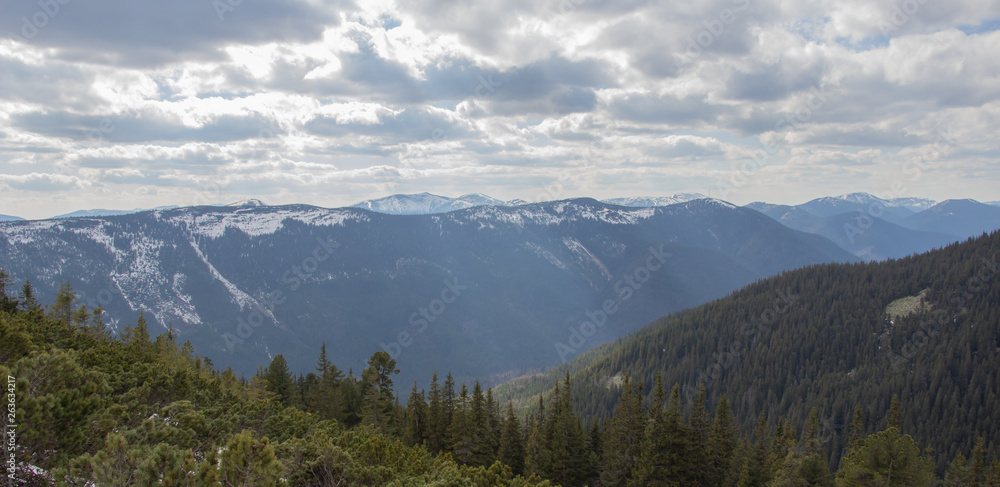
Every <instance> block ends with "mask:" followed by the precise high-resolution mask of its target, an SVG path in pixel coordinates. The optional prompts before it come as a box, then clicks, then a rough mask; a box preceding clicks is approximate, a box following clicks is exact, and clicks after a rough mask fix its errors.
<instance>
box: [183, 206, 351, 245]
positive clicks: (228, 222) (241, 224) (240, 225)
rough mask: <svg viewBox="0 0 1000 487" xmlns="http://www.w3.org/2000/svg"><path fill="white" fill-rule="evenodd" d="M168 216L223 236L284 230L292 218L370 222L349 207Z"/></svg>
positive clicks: (327, 222) (194, 231)
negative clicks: (231, 233) (231, 232)
mask: <svg viewBox="0 0 1000 487" xmlns="http://www.w3.org/2000/svg"><path fill="white" fill-rule="evenodd" d="M167 219H168V220H169V221H171V222H173V223H175V224H182V225H185V226H186V227H187V228H188V229H189V230H190V231H191V233H192V234H195V235H199V236H204V237H210V238H219V237H221V236H223V235H224V234H225V233H226V230H228V229H230V228H233V229H236V230H239V231H241V232H243V233H245V234H247V235H248V236H251V237H259V236H262V235H271V234H274V233H275V232H277V231H278V230H280V229H281V228H282V227H283V226H284V222H285V221H286V220H289V219H291V220H295V221H299V222H302V223H305V224H307V225H318V226H336V225H343V224H344V223H345V222H347V221H349V220H355V221H367V220H368V217H367V215H363V214H361V213H359V212H356V211H351V210H346V209H344V210H328V209H323V208H310V209H305V210H301V209H300V210H292V209H281V208H276V207H266V208H265V209H264V211H261V209H259V208H245V209H244V208H241V209H239V210H236V211H235V212H224V211H220V212H210V213H202V214H197V215H196V214H194V213H192V212H182V213H180V214H178V215H176V216H171V217H168V218H167Z"/></svg>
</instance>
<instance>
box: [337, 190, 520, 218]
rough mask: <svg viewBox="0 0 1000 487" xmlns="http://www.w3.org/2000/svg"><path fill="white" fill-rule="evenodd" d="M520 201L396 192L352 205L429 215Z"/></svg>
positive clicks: (506, 204)
mask: <svg viewBox="0 0 1000 487" xmlns="http://www.w3.org/2000/svg"><path fill="white" fill-rule="evenodd" d="M517 203H518V202H507V201H503V200H498V199H496V198H493V197H490V196H486V195H484V194H478V193H477V194H467V195H463V196H459V197H457V198H449V197H447V196H438V195H435V194H430V193H419V194H394V195H391V196H386V197H385V198H379V199H374V200H365V201H362V202H360V203H355V204H353V205H351V208H364V209H367V210H372V211H376V212H379V213H387V214H390V215H428V214H433V213H448V212H449V211H456V210H464V209H466V208H472V207H476V206H487V205H495V206H510V205H512V204H517Z"/></svg>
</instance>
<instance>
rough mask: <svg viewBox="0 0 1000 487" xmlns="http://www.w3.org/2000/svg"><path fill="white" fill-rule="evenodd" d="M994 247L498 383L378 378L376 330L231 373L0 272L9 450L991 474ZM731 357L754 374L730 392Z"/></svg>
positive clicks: (816, 289) (587, 468) (220, 480)
mask: <svg viewBox="0 0 1000 487" xmlns="http://www.w3.org/2000/svg"><path fill="white" fill-rule="evenodd" d="M998 251H1000V233H993V234H992V235H989V236H983V237H981V238H979V239H975V240H971V241H968V242H965V243H961V244H956V245H953V246H949V247H947V248H945V249H942V250H939V251H935V252H932V253H929V254H925V255H921V256H916V257H909V258H906V259H901V260H898V261H888V262H883V263H877V264H864V265H861V264H857V265H854V264H852V265H826V266H814V267H810V268H806V269H802V270H798V271H792V272H788V273H785V274H783V275H781V276H777V277H775V278H772V279H769V280H765V281H762V282H760V283H757V284H754V285H751V286H749V287H747V288H745V289H743V290H741V291H738V292H737V293H734V294H733V295H732V296H730V297H727V298H724V299H722V300H719V301H716V302H713V303H709V304H707V305H704V306H702V307H699V308H696V309H693V310H690V311H688V312H685V313H682V314H679V315H677V316H673V317H670V318H667V319H665V320H662V321H660V322H657V323H654V324H652V325H651V326H650V327H648V328H647V329H645V330H643V331H640V332H638V333H637V334H635V335H634V336H632V337H628V338H626V339H623V340H620V341H619V342H616V343H612V344H608V345H606V346H604V347H600V348H598V349H596V350H594V351H592V352H590V353H588V354H584V356H583V357H581V358H580V359H578V360H580V361H579V362H576V363H573V364H571V365H569V366H567V367H565V368H564V369H565V370H563V369H558V370H555V371H552V372H551V373H549V374H542V375H540V376H538V377H535V378H534V379H533V381H531V382H524V381H520V382H519V381H515V382H513V383H512V384H514V385H513V386H512V385H511V384H508V385H505V386H504V389H507V392H504V393H503V397H505V398H511V400H505V399H501V394H500V392H498V391H494V390H493V389H491V388H484V387H482V386H481V385H480V384H479V383H478V382H477V383H473V384H465V383H461V384H458V383H456V381H455V380H454V379H453V377H452V375H451V374H450V373H445V374H444V376H443V377H439V376H438V375H437V374H435V375H434V376H433V377H430V378H429V382H428V384H429V387H428V388H418V386H417V384H413V386H412V388H410V387H409V385H407V384H395V383H394V382H393V378H394V376H395V375H396V374H398V373H399V370H398V368H397V366H396V362H395V360H393V359H392V357H391V356H390V355H389V354H387V353H385V352H377V353H375V354H374V355H372V356H371V358H370V359H369V361H368V363H367V367H366V368H365V369H364V370H361V371H353V370H347V371H345V370H342V369H340V368H338V366H337V365H336V362H337V358H336V357H330V356H328V355H327V353H326V347H325V345H323V346H320V347H319V349H318V350H317V351H316V354H317V355H316V365H315V370H313V371H309V372H308V373H293V372H292V371H291V370H290V369H289V367H288V363H287V362H286V360H285V358H284V357H283V356H282V355H276V356H275V357H274V358H273V360H272V361H271V362H270V363H269V364H267V365H266V366H264V365H263V364H262V365H261V367H260V368H259V369H258V371H257V373H256V374H254V376H253V377H250V378H246V377H237V376H236V375H235V374H234V373H233V372H232V370H230V369H228V368H226V369H222V367H220V366H217V365H216V364H214V363H213V362H212V360H211V359H210V358H204V357H199V356H197V355H195V354H194V352H193V347H192V346H191V344H190V343H178V340H177V339H176V336H175V334H174V333H173V332H172V331H167V332H164V333H161V334H159V335H158V336H155V337H154V336H152V334H151V332H150V330H149V329H148V327H147V325H146V323H145V320H144V319H143V318H142V317H140V318H139V320H138V322H137V323H135V324H134V325H133V326H130V327H128V328H127V329H125V330H124V331H122V332H121V333H119V335H118V336H112V335H110V334H109V333H108V331H107V329H106V327H105V325H104V323H103V321H102V311H101V310H100V309H96V310H94V309H87V308H86V307H84V306H81V305H79V303H78V302H77V300H76V298H75V296H74V293H73V290H72V288H71V287H70V286H69V285H68V284H65V285H63V287H62V289H61V290H60V292H59V293H58V295H57V297H56V299H55V301H54V302H53V303H49V304H46V305H43V303H39V302H38V300H37V299H36V298H35V296H34V291H33V289H32V286H31V283H30V282H28V281H26V282H23V283H14V282H12V281H11V280H10V279H9V278H8V277H7V276H6V274H0V369H2V370H0V376H4V377H6V379H5V380H6V381H7V391H6V393H7V394H6V395H5V401H4V408H5V409H4V413H5V414H4V416H3V421H4V424H3V427H4V429H5V431H6V432H7V442H6V443H5V445H4V447H5V462H6V468H7V472H6V474H7V477H8V480H9V481H10V483H11V484H12V485H80V486H82V485H99V486H132V485H142V486H145V485H169V486H231V485H245V486H250V485H260V486H270V485H304V486H340V485H442V486H445V485H564V486H582V485H606V486H632V485H635V486H644V485H677V486H718V485H726V486H729V485H736V486H811V485H819V486H833V485H839V486H897V485H898V486H931V485H948V486H987V485H1000V460H998V459H997V436H996V435H997V434H998V431H997V428H998V427H1000V426H998V422H997V420H996V419H997V416H996V415H997V411H996V406H995V401H996V393H997V390H996V389H997V387H1000V384H998V378H997V375H996V374H997V370H998V368H1000V367H998V366H1000V314H998V313H1000V302H998V299H1000V284H998V279H997V278H996V275H997V271H998V269H997V268H996V260H995V256H996V253H997V252H998ZM990 259H993V260H990ZM984 261H985V262H986V263H987V264H989V263H991V262H992V264H991V265H992V266H993V267H990V268H989V269H987V270H986V271H983V269H984V268H985V267H984V265H985V264H984V263H983V262H984ZM970 276H972V277H973V278H970ZM18 288H19V289H18ZM778 290H782V292H785V291H783V290H789V291H787V292H788V293H789V294H788V296H794V298H786V299H785V300H784V301H782V300H781V298H778V299H777V300H775V295H776V294H775V293H776V292H777V291H778ZM806 303H812V304H810V305H807V304H806ZM767 309H774V311H773V313H774V316H773V317H772V316H764V315H762V314H761V313H762V311H761V310H765V311H766V310H767ZM819 309H826V310H827V312H826V313H819V312H817V310H819ZM873 309H874V310H875V311H871V310H873ZM748 314H749V315H754V314H761V316H762V318H761V320H759V322H754V321H753V320H748V319H747V318H746V315H748ZM930 320H933V321H930ZM928 323H932V324H933V325H928ZM747 324H750V326H751V327H754V326H757V327H758V328H751V330H756V332H755V335H754V336H757V337H758V338H759V340H756V341H754V340H752V339H744V341H745V343H741V345H740V346H741V347H745V349H741V350H743V351H741V352H740V353H739V356H740V357H741V360H742V362H741V364H740V365H739V367H733V366H730V367H724V370H725V371H729V372H731V373H728V374H726V375H721V374H720V373H719V372H715V373H713V371H712V369H711V367H710V366H711V365H712V364H711V362H708V363H706V362H703V361H698V360H689V359H687V358H688V357H700V356H702V355H704V356H710V355H711V354H710V353H706V351H718V350H726V347H730V348H731V346H732V343H734V341H735V338H734V337H735V336H736V335H735V334H736V333H744V334H745V332H746V331H747V328H745V325H747ZM765 325H766V326H769V327H770V332H769V333H767V334H765V333H763V332H762V331H761V330H762V328H759V326H765ZM931 326H933V327H931ZM932 333H934V334H932ZM746 336H747V337H750V335H746ZM750 338H752V337H750ZM650 347H658V349H659V350H658V352H659V353H655V352H656V350H654V349H651V348H650ZM803 347H814V348H816V350H815V353H803ZM886 350H889V351H892V353H889V352H888V351H886ZM880 351H883V352H884V353H883V352H880ZM706 366H709V367H706ZM721 369H723V368H722V367H720V370H721ZM838 370H846V371H847V372H846V373H844V374H843V376H840V375H837V374H838V373H837V371H838ZM699 371H701V372H702V374H701V375H699ZM706 371H707V372H706ZM737 372H739V373H737ZM556 374H559V375H558V376H557V375H556ZM748 377H753V378H755V379H753V380H754V381H755V382H754V387H755V388H756V390H758V391H762V394H760V395H754V396H752V397H751V398H750V400H748V399H746V396H745V395H743V396H740V397H736V394H734V392H738V391H739V388H738V384H737V381H747V380H750V379H748ZM804 378H809V379H810V380H805V379H804ZM692 382H694V383H695V384H696V385H695V387H694V388H691V387H690V384H691V383H692ZM517 387H519V388H520V389H517ZM512 388H514V389H516V390H518V391H520V392H521V394H520V395H518V394H514V393H511V392H510V390H511V389H512ZM786 390H792V391H795V394H794V397H800V398H801V399H800V400H798V401H797V402H796V401H791V400H790V399H788V398H789V397H791V396H789V395H787V394H785V391H786ZM529 398H530V399H529ZM790 401H791V403H790ZM883 402H884V404H883ZM844 408H849V410H848V412H847V413H846V414H844V413H838V414H840V416H838V419H837V421H836V422H835V423H836V425H835V426H833V427H831V426H830V421H829V419H828V418H829V417H830V411H838V412H839V411H840V410H841V409H844ZM802 409H807V410H806V411H804V412H803V411H802Z"/></svg>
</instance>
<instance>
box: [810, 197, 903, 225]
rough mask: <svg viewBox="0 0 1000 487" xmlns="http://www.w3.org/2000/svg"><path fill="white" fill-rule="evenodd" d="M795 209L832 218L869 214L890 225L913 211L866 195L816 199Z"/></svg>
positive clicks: (898, 221)
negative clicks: (843, 215)
mask: <svg viewBox="0 0 1000 487" xmlns="http://www.w3.org/2000/svg"><path fill="white" fill-rule="evenodd" d="M797 207H798V208H800V209H803V210H805V211H808V212H809V213H812V214H813V215H816V216H833V215H839V214H842V213H849V212H854V213H858V212H860V213H865V214H869V213H871V214H873V215H878V216H879V217H880V218H882V219H884V220H886V221H889V222H892V223H900V222H901V221H902V220H903V219H904V218H906V217H908V216H910V215H912V214H914V211H913V210H911V209H909V208H907V207H904V206H897V205H896V204H895V203H893V202H891V201H889V200H885V199H883V198H879V197H877V196H874V195H871V194H868V193H851V194H844V195H840V196H828V197H824V198H816V199H814V200H811V201H808V202H806V203H803V204H801V205H798V206H797Z"/></svg>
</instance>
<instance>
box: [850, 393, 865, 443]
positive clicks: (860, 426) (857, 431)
mask: <svg viewBox="0 0 1000 487" xmlns="http://www.w3.org/2000/svg"><path fill="white" fill-rule="evenodd" d="M864 439H865V417H864V412H863V411H862V410H861V405H860V404H858V405H857V406H855V407H854V419H852V420H851V425H850V426H849V427H848V438H847V442H848V443H847V449H848V451H850V450H853V449H855V448H857V447H858V446H860V445H861V442H862V441H864Z"/></svg>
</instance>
